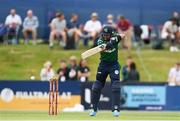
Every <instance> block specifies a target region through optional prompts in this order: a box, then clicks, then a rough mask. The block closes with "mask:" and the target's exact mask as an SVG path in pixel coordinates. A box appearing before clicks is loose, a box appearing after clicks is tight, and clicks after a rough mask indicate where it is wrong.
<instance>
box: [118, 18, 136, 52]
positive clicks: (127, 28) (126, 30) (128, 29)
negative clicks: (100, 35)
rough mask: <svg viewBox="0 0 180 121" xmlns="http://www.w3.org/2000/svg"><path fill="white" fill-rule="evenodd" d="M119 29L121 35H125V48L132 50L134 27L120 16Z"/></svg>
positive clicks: (123, 43) (123, 42) (123, 44)
mask: <svg viewBox="0 0 180 121" xmlns="http://www.w3.org/2000/svg"><path fill="white" fill-rule="evenodd" d="M117 29H118V32H119V33H123V34H125V39H123V41H122V46H123V48H124V49H131V47H132V35H133V27H132V24H131V23H130V21H129V20H127V19H126V18H125V17H124V16H118V22H117Z"/></svg>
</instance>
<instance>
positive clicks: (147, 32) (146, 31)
mask: <svg viewBox="0 0 180 121" xmlns="http://www.w3.org/2000/svg"><path fill="white" fill-rule="evenodd" d="M140 28H141V30H142V33H141V39H142V40H143V42H144V43H145V44H149V43H150V41H151V40H150V39H151V38H150V36H151V27H150V26H148V25H141V26H140Z"/></svg>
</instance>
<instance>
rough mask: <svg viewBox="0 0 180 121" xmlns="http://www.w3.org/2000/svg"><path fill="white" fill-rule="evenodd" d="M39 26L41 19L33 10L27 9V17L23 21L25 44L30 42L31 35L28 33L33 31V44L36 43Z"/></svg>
mask: <svg viewBox="0 0 180 121" xmlns="http://www.w3.org/2000/svg"><path fill="white" fill-rule="evenodd" d="M38 26H39V21H38V18H37V17H36V16H34V15H33V11H32V10H28V11H27V17H26V18H25V19H24V22H23V34H24V38H25V40H24V42H25V44H28V42H29V37H28V35H29V34H30V33H32V38H33V44H34V45H35V44H36V39H37V28H38Z"/></svg>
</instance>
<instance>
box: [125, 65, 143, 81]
mask: <svg viewBox="0 0 180 121" xmlns="http://www.w3.org/2000/svg"><path fill="white" fill-rule="evenodd" d="M125 81H126V82H139V81H140V75H139V72H138V71H137V70H136V64H135V63H134V62H132V63H131V64H130V66H129V67H128V73H127V80H125Z"/></svg>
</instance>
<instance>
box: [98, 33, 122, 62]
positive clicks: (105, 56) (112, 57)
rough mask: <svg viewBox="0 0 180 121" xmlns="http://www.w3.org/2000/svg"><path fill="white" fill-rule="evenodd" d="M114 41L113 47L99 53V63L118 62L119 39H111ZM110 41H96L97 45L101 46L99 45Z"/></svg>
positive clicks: (101, 39)
mask: <svg viewBox="0 0 180 121" xmlns="http://www.w3.org/2000/svg"><path fill="white" fill-rule="evenodd" d="M113 38H114V39H115V43H113V46H112V47H111V48H110V49H107V50H105V51H103V52H101V53H100V54H101V57H100V60H101V61H109V62H111V61H117V60H118V43H119V41H120V40H119V38H118V37H116V36H115V37H113ZM108 42H110V41H105V40H103V38H101V37H100V38H99V39H98V41H97V45H101V44H107V43H108Z"/></svg>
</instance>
